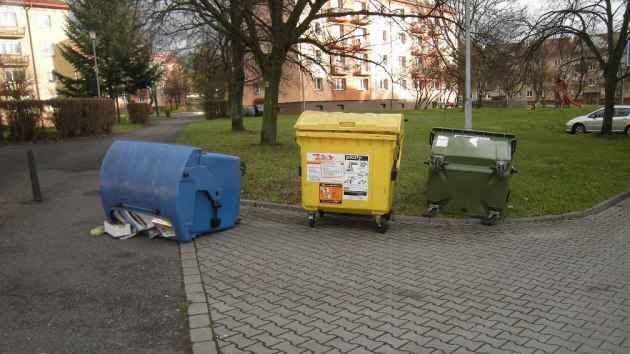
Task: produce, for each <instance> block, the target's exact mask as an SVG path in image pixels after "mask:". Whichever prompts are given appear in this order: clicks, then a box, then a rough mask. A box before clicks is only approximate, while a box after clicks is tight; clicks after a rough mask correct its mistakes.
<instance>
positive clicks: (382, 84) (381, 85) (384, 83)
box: [378, 79, 389, 90]
mask: <svg viewBox="0 0 630 354" xmlns="http://www.w3.org/2000/svg"><path fill="white" fill-rule="evenodd" d="M388 88H389V80H388V79H381V80H379V81H378V89H379V90H387V89H388Z"/></svg>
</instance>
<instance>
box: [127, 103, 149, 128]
mask: <svg viewBox="0 0 630 354" xmlns="http://www.w3.org/2000/svg"><path fill="white" fill-rule="evenodd" d="M127 113H129V120H130V121H131V123H134V124H144V125H147V124H149V118H150V117H151V106H149V105H148V104H146V103H129V104H128V105H127Z"/></svg>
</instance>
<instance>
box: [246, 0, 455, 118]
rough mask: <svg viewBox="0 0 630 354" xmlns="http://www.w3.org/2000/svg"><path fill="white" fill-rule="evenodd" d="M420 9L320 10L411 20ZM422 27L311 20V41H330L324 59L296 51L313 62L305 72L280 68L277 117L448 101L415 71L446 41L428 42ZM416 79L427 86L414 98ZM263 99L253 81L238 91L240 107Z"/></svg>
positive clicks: (349, 4) (401, 4) (361, 18)
mask: <svg viewBox="0 0 630 354" xmlns="http://www.w3.org/2000/svg"><path fill="white" fill-rule="evenodd" d="M427 6H428V5H426V3H425V2H414V1H398V0H393V1H382V2H374V1H367V0H330V1H329V3H328V5H327V6H326V7H325V8H324V9H323V11H326V12H335V11H337V12H340V11H346V12H347V11H361V10H367V11H369V12H386V13H391V14H401V15H414V14H419V13H422V12H423V11H424V12H426V11H427V10H428V8H427ZM428 21H429V19H418V18H414V17H407V18H398V17H386V16H365V15H352V16H344V17H328V18H324V19H319V20H316V21H315V22H313V23H312V24H311V35H314V36H316V37H317V38H319V39H320V40H323V41H330V42H332V41H335V40H337V41H336V43H335V44H334V45H332V53H330V55H329V54H326V53H323V52H322V51H321V50H320V49H318V48H317V47H315V46H311V45H302V47H301V48H300V52H301V53H302V54H303V56H304V57H309V58H314V59H315V61H316V62H318V63H319V65H317V64H314V63H312V64H310V65H308V67H309V69H308V73H304V72H301V71H300V70H298V69H297V67H296V66H295V65H292V64H285V68H284V73H285V79H284V80H283V81H282V83H281V92H280V98H279V107H280V112H282V113H299V112H302V111H303V110H322V111H362V110H380V109H385V110H391V109H410V108H414V104H415V101H416V98H417V95H418V94H422V95H426V96H429V99H430V100H432V101H433V102H435V103H434V104H435V105H437V104H443V103H446V102H454V101H456V99H457V95H456V93H455V92H454V91H453V90H450V89H449V88H447V87H446V85H445V84H444V83H443V82H441V81H440V80H439V79H437V78H436V79H432V78H431V77H430V73H429V72H428V71H426V70H424V71H423V68H425V67H426V66H427V60H428V59H427V58H428V54H429V53H430V52H431V50H433V47H432V46H434V45H436V43H437V44H438V45H445V43H446V41H439V40H437V41H436V40H434V39H429V38H428V35H429V30H428V28H429V27H430V26H428ZM431 27H432V28H435V26H431ZM431 35H433V36H434V35H435V31H432V32H431ZM443 49H444V48H443ZM420 81H423V82H424V83H425V84H426V82H427V81H428V82H430V85H429V86H430V87H429V89H428V91H427V90H425V91H424V92H422V93H420V90H419V89H418V88H419V87H420V85H422V84H420V83H419V82H420ZM263 97H264V84H263V83H262V82H255V83H253V84H252V85H250V87H248V89H247V90H246V91H245V97H244V104H246V105H249V104H252V103H253V102H254V101H260V100H261V99H262V98H263Z"/></svg>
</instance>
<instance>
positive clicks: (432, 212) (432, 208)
mask: <svg viewBox="0 0 630 354" xmlns="http://www.w3.org/2000/svg"><path fill="white" fill-rule="evenodd" d="M438 211H440V208H439V207H438V206H437V205H430V206H429V209H427V210H426V211H425V212H424V213H422V216H424V217H425V218H432V217H434V216H436V215H437V213H438Z"/></svg>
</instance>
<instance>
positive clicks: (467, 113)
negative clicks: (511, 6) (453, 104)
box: [464, 0, 473, 130]
mask: <svg viewBox="0 0 630 354" xmlns="http://www.w3.org/2000/svg"><path fill="white" fill-rule="evenodd" d="M464 13H465V17H466V23H465V26H466V87H465V97H464V127H465V129H467V130H472V127H473V122H472V85H471V77H472V74H471V66H472V65H471V58H470V57H471V54H470V53H471V48H470V47H471V44H470V0H466V5H465V9H464Z"/></svg>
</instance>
